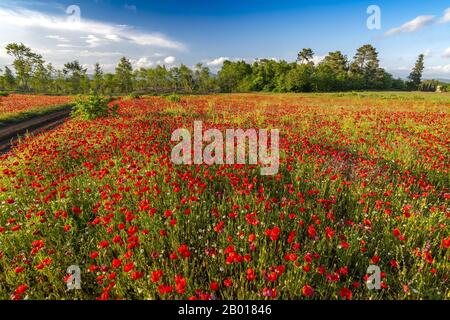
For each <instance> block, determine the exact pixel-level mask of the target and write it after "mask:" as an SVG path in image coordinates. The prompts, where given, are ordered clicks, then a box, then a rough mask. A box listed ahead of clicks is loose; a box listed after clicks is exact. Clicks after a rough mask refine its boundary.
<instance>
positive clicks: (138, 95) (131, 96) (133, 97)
mask: <svg viewBox="0 0 450 320" xmlns="http://www.w3.org/2000/svg"><path fill="white" fill-rule="evenodd" d="M128 97H129V98H130V99H139V98H140V97H141V95H140V94H139V93H137V92H132V93H130V94H129V95H128Z"/></svg>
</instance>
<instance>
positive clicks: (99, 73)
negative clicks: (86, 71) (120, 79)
mask: <svg viewBox="0 0 450 320" xmlns="http://www.w3.org/2000/svg"><path fill="white" fill-rule="evenodd" d="M102 82H103V70H102V68H101V67H100V64H99V63H98V62H97V63H95V65H94V76H93V78H92V90H93V91H94V93H96V94H98V93H100V92H102Z"/></svg>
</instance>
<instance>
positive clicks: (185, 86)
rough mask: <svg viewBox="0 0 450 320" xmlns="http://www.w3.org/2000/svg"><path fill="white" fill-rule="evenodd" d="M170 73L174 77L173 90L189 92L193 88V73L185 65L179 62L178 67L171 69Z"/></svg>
mask: <svg viewBox="0 0 450 320" xmlns="http://www.w3.org/2000/svg"><path fill="white" fill-rule="evenodd" d="M171 74H172V77H173V79H174V83H173V84H174V87H173V90H174V91H175V92H177V91H179V90H182V91H184V92H189V93H191V92H192V91H193V88H194V74H193V72H192V70H191V69H189V68H188V67H187V66H186V65H184V64H181V65H180V67H179V68H178V67H175V68H172V69H171Z"/></svg>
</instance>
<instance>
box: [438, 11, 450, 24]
mask: <svg viewBox="0 0 450 320" xmlns="http://www.w3.org/2000/svg"><path fill="white" fill-rule="evenodd" d="M439 22H440V23H447V22H450V8H448V9H446V10H445V11H444V16H443V17H442V18H441V19H440V20H439Z"/></svg>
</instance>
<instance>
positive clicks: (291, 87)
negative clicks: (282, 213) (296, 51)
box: [286, 63, 314, 92]
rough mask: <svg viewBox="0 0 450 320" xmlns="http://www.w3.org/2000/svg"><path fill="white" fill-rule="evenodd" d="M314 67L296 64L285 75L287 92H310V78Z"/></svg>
mask: <svg viewBox="0 0 450 320" xmlns="http://www.w3.org/2000/svg"><path fill="white" fill-rule="evenodd" d="M313 73H314V66H312V65H311V64H309V63H307V64H297V65H296V66H295V67H294V68H292V69H291V70H290V71H289V72H288V74H287V75H286V85H287V89H288V91H292V92H310V91H312V76H313Z"/></svg>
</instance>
